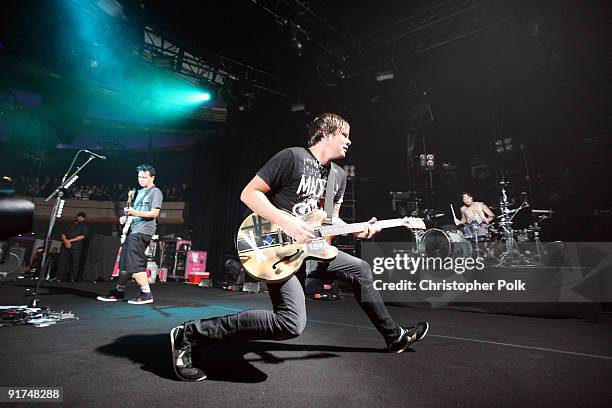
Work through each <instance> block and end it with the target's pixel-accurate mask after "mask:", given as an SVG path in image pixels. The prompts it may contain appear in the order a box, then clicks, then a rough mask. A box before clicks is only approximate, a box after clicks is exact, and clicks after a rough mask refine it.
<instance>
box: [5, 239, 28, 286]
mask: <svg viewBox="0 0 612 408" xmlns="http://www.w3.org/2000/svg"><path fill="white" fill-rule="evenodd" d="M26 251H27V248H24V247H13V248H11V249H10V250H9V254H8V257H7V258H6V261H5V262H3V263H1V264H0V281H6V280H16V279H17V275H18V274H19V272H20V270H21V265H23V260H24V258H25V255H26Z"/></svg>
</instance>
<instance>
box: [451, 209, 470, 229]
mask: <svg viewBox="0 0 612 408" xmlns="http://www.w3.org/2000/svg"><path fill="white" fill-rule="evenodd" d="M459 211H461V219H460V220H458V219H457V218H455V220H454V221H455V225H461V224H465V223H466V222H467V218H465V208H464V207H461V208H460V209H459Z"/></svg>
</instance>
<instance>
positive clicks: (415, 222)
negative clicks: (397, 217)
mask: <svg viewBox="0 0 612 408" xmlns="http://www.w3.org/2000/svg"><path fill="white" fill-rule="evenodd" d="M402 221H403V222H404V226H406V227H408V228H410V229H420V230H424V229H427V227H426V226H425V222H424V221H423V219H422V218H417V217H404V218H402Z"/></svg>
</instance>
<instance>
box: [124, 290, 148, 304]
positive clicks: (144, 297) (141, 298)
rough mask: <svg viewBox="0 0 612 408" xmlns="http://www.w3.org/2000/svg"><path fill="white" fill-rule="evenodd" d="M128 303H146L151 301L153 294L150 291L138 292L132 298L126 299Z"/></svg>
mask: <svg viewBox="0 0 612 408" xmlns="http://www.w3.org/2000/svg"><path fill="white" fill-rule="evenodd" d="M128 303H129V304H131V305H146V304H147V303H153V294H152V293H151V292H149V293H144V292H140V293H139V294H138V296H136V297H135V298H134V299H130V300H128Z"/></svg>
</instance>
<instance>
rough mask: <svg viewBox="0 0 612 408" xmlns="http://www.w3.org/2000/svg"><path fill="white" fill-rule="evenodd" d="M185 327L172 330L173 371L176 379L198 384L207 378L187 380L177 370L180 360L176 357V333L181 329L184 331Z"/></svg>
mask: <svg viewBox="0 0 612 408" xmlns="http://www.w3.org/2000/svg"><path fill="white" fill-rule="evenodd" d="M182 328H183V326H176V327H175V328H173V329H172V330H170V345H171V347H172V369H173V370H174V374H175V375H176V378H178V379H179V380H183V381H189V382H198V381H202V380H205V379H206V376H204V377H202V378H200V379H197V380H190V379H188V378H185V377H183V376H181V375H180V374H179V373H178V370H177V369H176V359H177V358H178V356H177V355H176V348H174V341H175V339H176V332H177V331H178V330H180V329H182Z"/></svg>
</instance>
